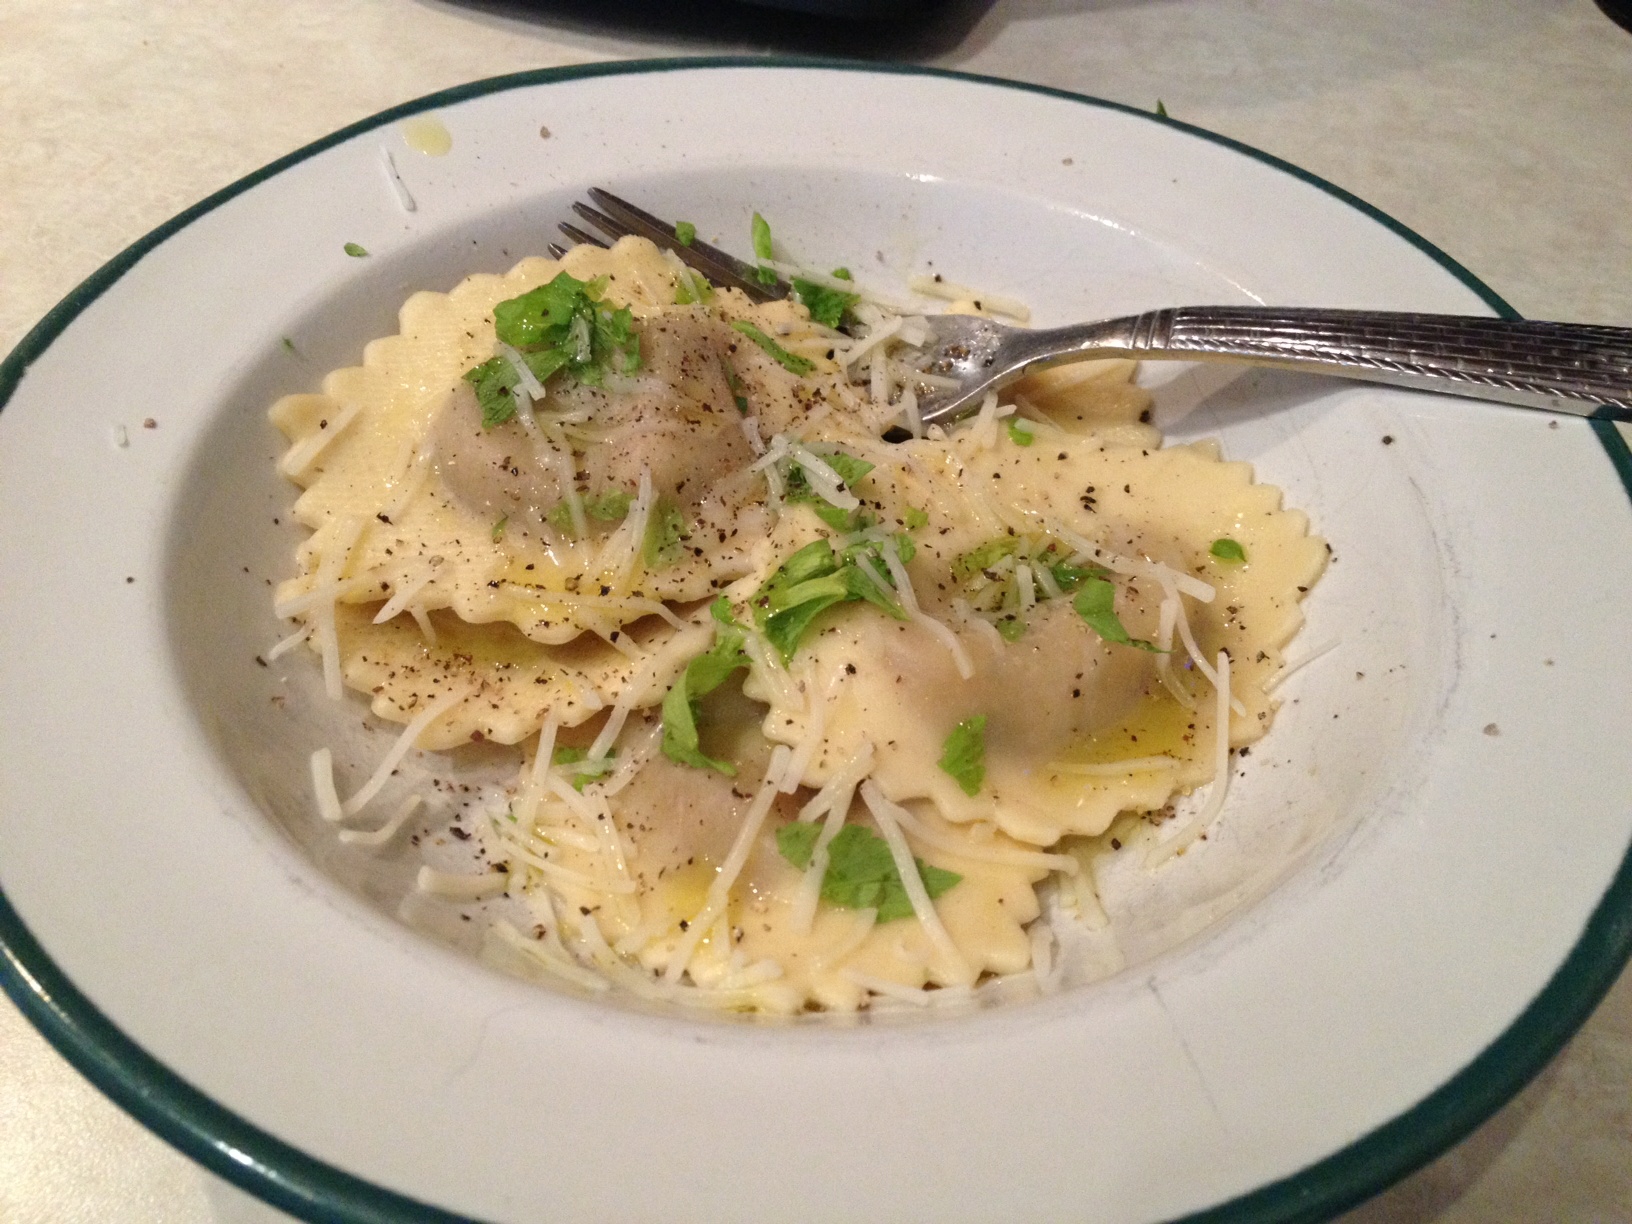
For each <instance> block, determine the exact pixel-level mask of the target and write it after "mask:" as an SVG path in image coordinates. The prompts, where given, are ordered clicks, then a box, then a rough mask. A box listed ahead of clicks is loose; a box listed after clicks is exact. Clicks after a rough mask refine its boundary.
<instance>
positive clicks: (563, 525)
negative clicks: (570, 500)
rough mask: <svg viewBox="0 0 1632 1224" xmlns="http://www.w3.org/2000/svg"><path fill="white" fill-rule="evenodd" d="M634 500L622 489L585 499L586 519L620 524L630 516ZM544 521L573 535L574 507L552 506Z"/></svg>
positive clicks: (559, 504)
mask: <svg viewBox="0 0 1632 1224" xmlns="http://www.w3.org/2000/svg"><path fill="white" fill-rule="evenodd" d="M634 499H635V498H634V494H632V493H628V492H625V491H624V490H622V489H609V490H608V491H607V492H605V493H597V494H596V495H595V496H594V497H586V498H584V499H583V506H584V517H585V518H592V519H594V520H595V521H596V522H598V523H616V522H619V521H621V520H622V519H624V518H625V517H627V515H628V514H629V503H630V502H632V501H634ZM544 519H545V521H546V522H548V523H549V525H550V526H551V527H554V528H555V529H556V530H557V531H560V532H563V533H565V534H567V535H571V534H573V530H572V507H571V506H570V505H568V504H567V503H566V502H565V501H558V502H556V503H555V505H553V506H551V507H550V511H549V513H548V514H546V515H545V516H544Z"/></svg>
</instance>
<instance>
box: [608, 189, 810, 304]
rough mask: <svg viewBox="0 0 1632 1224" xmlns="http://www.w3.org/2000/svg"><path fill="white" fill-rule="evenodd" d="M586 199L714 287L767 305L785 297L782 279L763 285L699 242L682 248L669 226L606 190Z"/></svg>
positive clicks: (753, 272)
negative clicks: (742, 294) (671, 254)
mask: <svg viewBox="0 0 1632 1224" xmlns="http://www.w3.org/2000/svg"><path fill="white" fill-rule="evenodd" d="M589 195H590V198H591V199H593V200H594V201H595V203H597V204H599V205H600V206H601V207H602V208H603V209H605V210H606V215H607V216H608V218H609V219H610V220H613V221H615V222H617V223H618V224H619V225H622V226H623V227H624V230H625V232H628V233H634V234H639V235H640V236H641V237H642V238H648V239H650V240H651V241H652V242H655V243H656V244H657V245H658V246H660V247H663V248H665V249H666V250H670V251H673V252H674V253H675V254H676V255H678V256H679V257H680V258H681V259H682V260H683V261H684V262H685V263H686V264H687V265H688V266H690V267H692V268H695V269H696V270H697V271H699V272H701V273H702V274H703V275H704V276H706V277H708V279H709V280H711V281H713V282H715V283H716V284H721V285H727V286H729V287H731V288H733V289H740V290H742V292H744V293H746V294H747V295H748V296H749V297H750V298H751V299H752V300H754V301H756V302H770V301H775V300H776V299H777V298H780V297H785V296H787V293H788V286H787V284H786V283H785V282H784V281H782V280H781V278H778V279H777V280H776V282H775V283H774V284H771V285H766V284H763V283H761V282H760V280H759V277H758V272H759V269H758V268H757V267H755V266H754V265H753V264H749V263H744V262H743V261H742V260H740V259H737V258H736V257H735V256H732V255H728V254H726V253H725V252H724V251H722V250H720V249H719V248H718V247H713V246H710V245H709V244H708V243H706V242H703V241H701V240H700V239H693V240H692V242H691V245H690V246H682V245H681V243H680V240H679V239H678V238H676V237H675V236H674V226H673V224H672V223H670V222H668V221H665V220H663V219H662V218H661V217H656V216H653V215H652V214H651V213H649V212H647V211H646V210H645V209H643V208H637V207H636V206H635V205H633V204H631V203H629V201H628V200H624V199H621V198H619V197H618V196H615V195H613V194H612V193H611V192H610V191H607V190H606V189H605V188H602V187H591V188H590V189H589ZM580 215H583V214H581V213H580Z"/></svg>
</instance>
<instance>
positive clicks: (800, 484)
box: [783, 450, 906, 560]
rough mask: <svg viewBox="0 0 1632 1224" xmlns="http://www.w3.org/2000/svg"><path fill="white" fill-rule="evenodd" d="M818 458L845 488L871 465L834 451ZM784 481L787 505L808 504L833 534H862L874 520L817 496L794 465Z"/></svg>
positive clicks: (869, 469)
mask: <svg viewBox="0 0 1632 1224" xmlns="http://www.w3.org/2000/svg"><path fill="white" fill-rule="evenodd" d="M817 457H818V458H819V459H821V461H822V462H823V463H825V464H827V466H828V467H830V468H832V469H833V470H834V471H835V472H837V473H838V474H839V479H840V480H842V481H843V482H844V485H845V487H846V488H848V489H853V488H854V487H855V484H856V482H857V481H858V480H860V479H862V477H864V476H866V475H867V473H868V472H870V471H872V470H873V465H872V464H870V463H868V462H867V461H866V460H865V459H857V458H856V457H855V456H854V455H850V454H846V453H845V452H844V451H841V450H835V451H834V452H833V453H832V454H819V455H818V456H817ZM786 480H787V487H786V490H785V491H784V493H783V499H784V500H786V501H789V502H807V503H809V504H810V506H811V509H812V510H814V511H815V513H816V517H817V518H819V519H821V520H822V522H824V523H826V524H827V525H828V526H829V527H831V528H832V529H833V530H834V531H842V532H845V533H847V534H848V533H849V532H852V531H865V530H866V529H867V528H869V527H871V526H872V525H873V523H874V522H875V521H876V520H875V519H874V517H873V516H872V515H871V514H870V513H868V512H867V511H865V510H862V509H860V508H857V509H855V510H841V509H840V508H839V507H837V506H835V505H834V504H833V503H832V502H830V501H828V500H827V499H826V498H824V497H823V496H822V495H821V494H819V493H817V492H816V490H814V489H812V488H811V487H810V479H809V477H807V476H806V475H805V469H804V468H802V467H800V466H799V465H798V464H797V463H795V464H793V465H792V466H791V467H789V468H788V473H787V477H786ZM902 560H906V558H902Z"/></svg>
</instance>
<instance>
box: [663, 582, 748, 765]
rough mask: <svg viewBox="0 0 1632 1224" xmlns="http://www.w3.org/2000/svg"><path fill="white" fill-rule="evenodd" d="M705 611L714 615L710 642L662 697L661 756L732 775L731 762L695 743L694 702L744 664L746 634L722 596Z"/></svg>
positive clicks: (746, 654)
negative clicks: (708, 753)
mask: <svg viewBox="0 0 1632 1224" xmlns="http://www.w3.org/2000/svg"><path fill="white" fill-rule="evenodd" d="M709 611H710V612H711V613H712V614H713V616H714V645H713V646H712V647H711V648H710V649H709V650H708V651H707V653H705V654H700V655H698V656H697V657H696V658H695V659H693V660H692V661H691V662H690V663H687V664H686V670H685V671H683V672H682V673H680V678H679V679H678V680H676V681H675V682H674V687H673V688H671V689H670V690H669V692H668V695H667V696H666V697H664V698H663V755H664V756H666V757H668V758H669V760H671V761H674V762H676V763H677V764H680V765H690V766H692V767H693V768H695V769H715V770H718V771H719V772H720V773H723V774H725V775H727V776H729V777H735V776H736V772H737V768H736V766H735V765H733V764H731V762H730V761H720V760H716V759H715V758H713V757H710V756H705V755H704V754H703V752H702V749H701V748H700V747H699V746H698V745H699V738H698V734H697V702H698V700H699V699H700V698H702V697H706V696H708V694H710V693H712V692H713V691H714V690H715V689H717V688H719V687H720V685H722V684H724V683H725V682H726V681H727V680H728V679H730V677H731V675H732V673H733V672H735V671H736V670H737V669H738V668H746V667H747V666H748V663H749V659H748V652H747V651H745V650H744V649H743V645H742V644H743V642H744V641H745V640H746V636H747V635H746V632H745V631H744V629H743V627H742V626H741V625H739V624H737V622H736V621H735V620H734V619H733V618H732V616H731V605H730V602H729V601H728V600H727V599H726V598H725V596H723V595H722V596H720V597H719V598H718V599H716V600H715V601H714V605H713V607H711V608H710V609H709Z"/></svg>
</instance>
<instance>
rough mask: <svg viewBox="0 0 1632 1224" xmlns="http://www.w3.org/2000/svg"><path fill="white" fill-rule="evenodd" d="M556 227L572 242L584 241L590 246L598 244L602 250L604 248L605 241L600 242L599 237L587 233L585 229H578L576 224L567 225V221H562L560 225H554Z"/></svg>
mask: <svg viewBox="0 0 1632 1224" xmlns="http://www.w3.org/2000/svg"><path fill="white" fill-rule="evenodd" d="M556 228H557V229H559V230H560V231H561V232H562V233H563V234H565V235H566V236H567V237H568V238H571V239H572V240H573V241H574V242H585V243H588V244H589V245H590V246H598V247H600V248H602V249H603V250H604V249H605V248H606V243H604V242H602V241H601V240H600V239H599V238H597V237H595V235H594V234H591V233H589V232H588V231H587V230H581V229H579V228H578V227H577V226H576V225H569V224H568V223H567V222H565V221H563V222H561V224H560V225H558V226H556Z"/></svg>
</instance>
